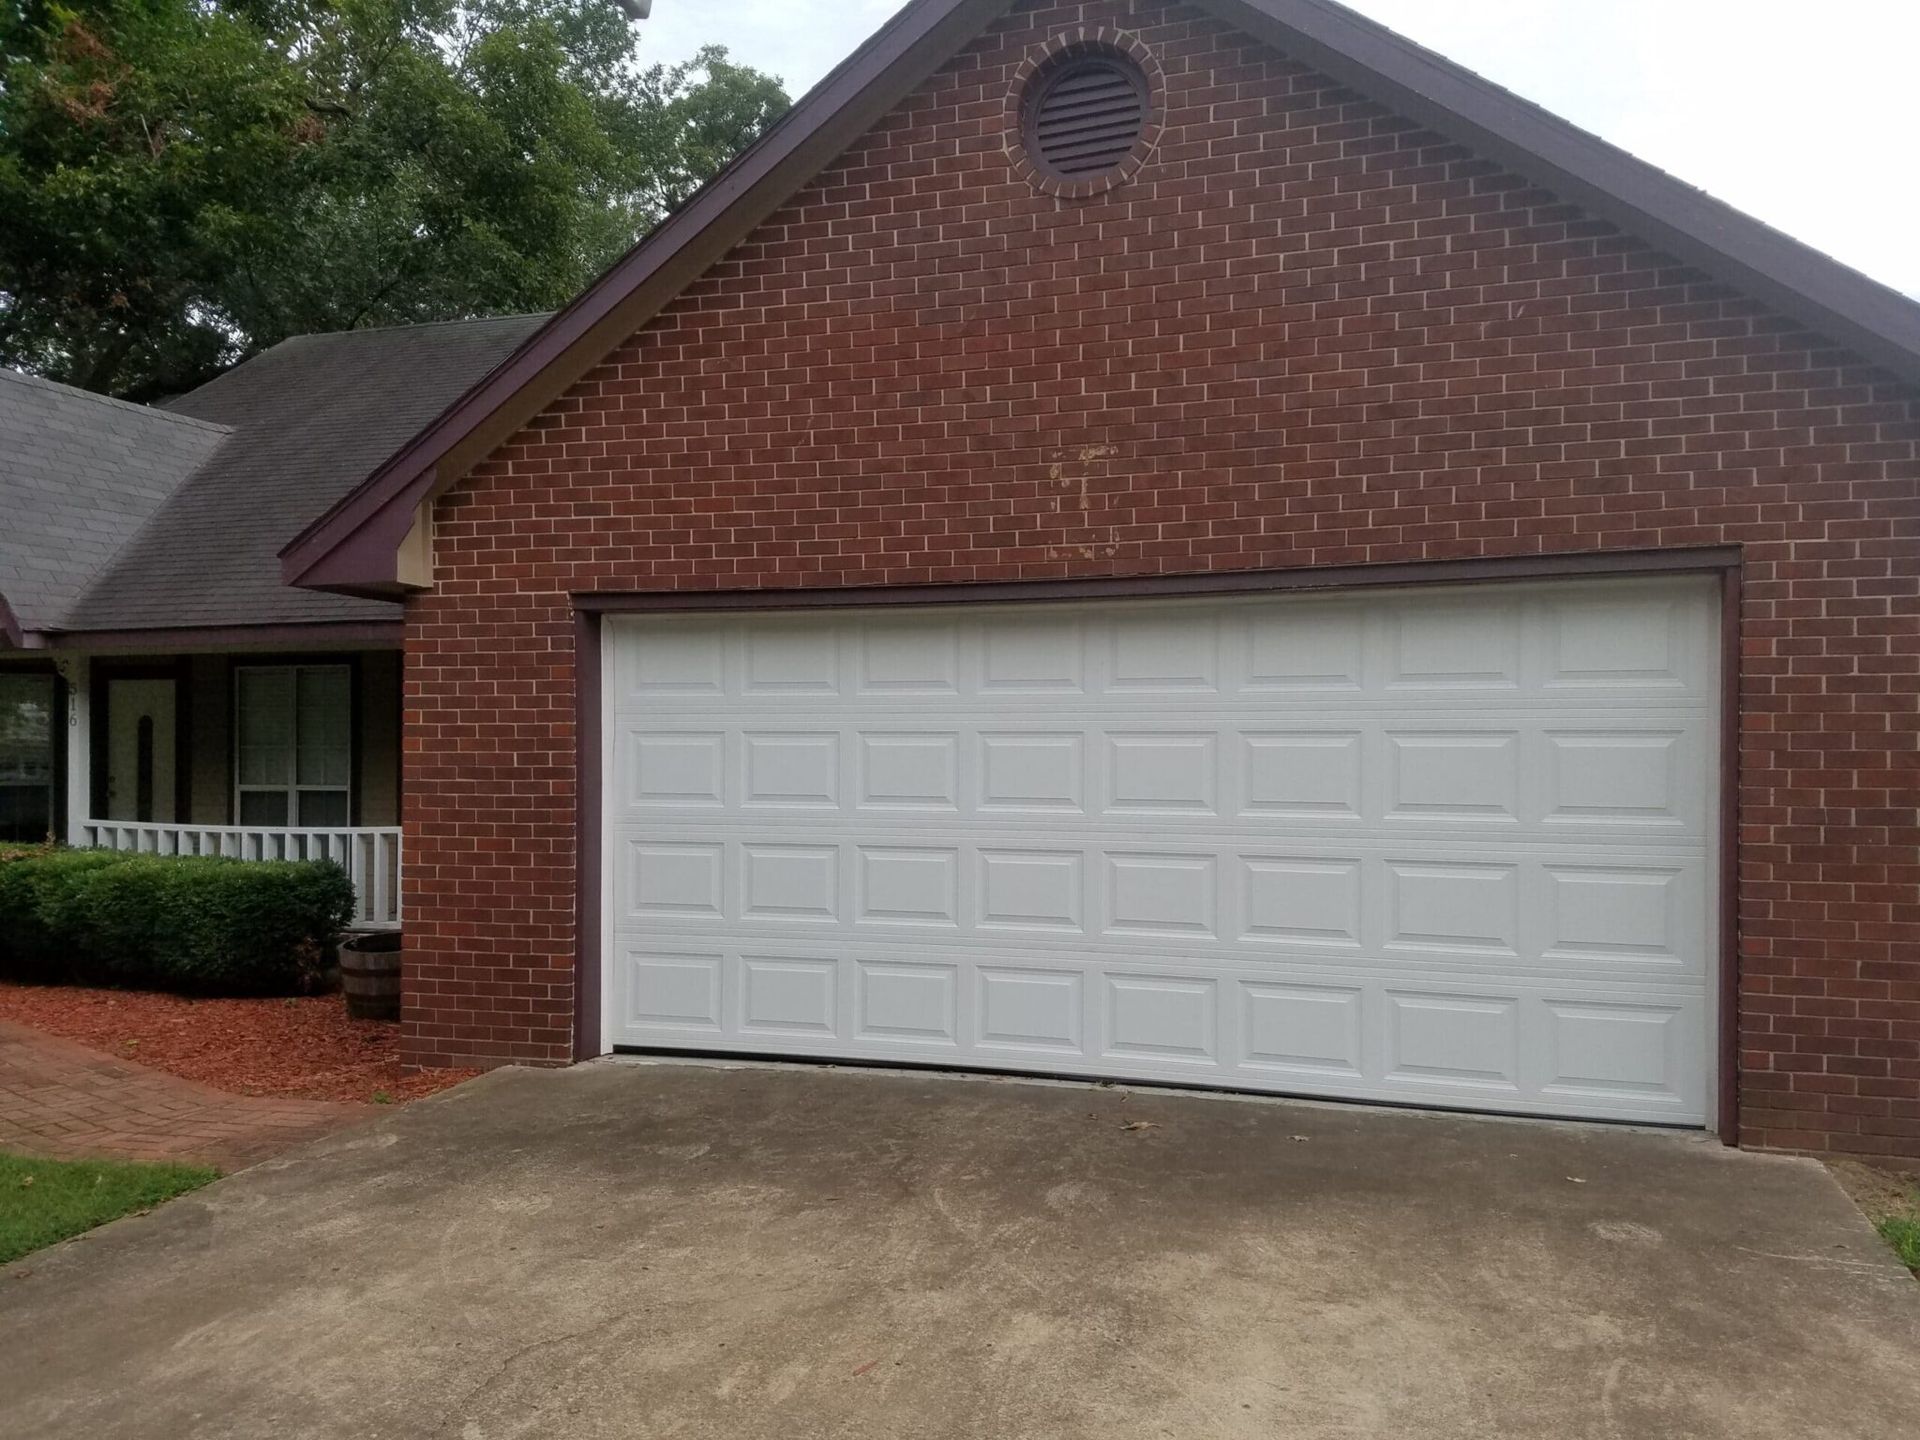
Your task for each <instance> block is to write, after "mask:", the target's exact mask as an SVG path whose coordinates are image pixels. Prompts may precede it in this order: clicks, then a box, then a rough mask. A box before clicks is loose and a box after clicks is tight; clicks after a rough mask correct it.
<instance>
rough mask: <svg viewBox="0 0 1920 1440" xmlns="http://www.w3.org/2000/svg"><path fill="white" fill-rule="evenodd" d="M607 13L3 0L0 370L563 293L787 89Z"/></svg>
mask: <svg viewBox="0 0 1920 1440" xmlns="http://www.w3.org/2000/svg"><path fill="white" fill-rule="evenodd" d="M640 33H641V32H639V31H637V30H636V29H635V28H634V27H633V26H631V25H629V24H628V23H627V21H626V19H625V17H624V16H623V15H622V14H621V13H620V10H619V8H618V7H617V6H616V5H615V4H613V3H612V0H66V3H50V0H0V364H8V365H14V366H18V367H20V368H22V369H26V370H31V371H34V372H36V373H39V374H43V375H47V376H50V377H52V378H54V379H58V380H64V381H67V382H69V383H71V384H76V385H82V386H85V387H87V388H89V389H93V390H99V391H103V392H106V393H110V394H115V395H121V396H125V397H128V398H132V399H151V398H154V397H157V396H160V395H165V394H169V393H175V392H178V391H180V390H183V389H186V388H188V387H190V386H192V385H195V384H198V383H200V382H201V381H203V380H205V379H207V378H208V377H209V376H211V375H213V374H215V373H217V372H218V371H219V370H220V369H222V368H224V367H225V366H227V365H231V364H233V363H235V362H236V361H238V360H241V359H244V358H245V357H246V356H248V355H250V354H252V353H254V352H255V351H257V350H259V349H262V348H264V347H265V346H268V345H271V344H273V343H275V342H277V341H278V340H281V339H283V338H285V337H286V336H288V335H293V334H299V333H302V332H305V331H315V330H338V329H347V328H351V327H354V326H360V325H390V324H403V323H408V322H413V321H423V320H439V319H450V318H458V317H462V316H470V315H484V314H498V313H505V312H512V311H526V310H541V309H547V308H550V307H552V306H555V305H559V304H563V303H564V302H565V301H567V300H568V299H570V298H571V297H572V296H573V295H574V294H575V293H577V292H578V291H579V290H580V289H581V287H582V286H584V285H585V284H586V283H587V282H588V281H589V280H590V279H591V278H592V277H593V276H594V275H595V274H597V273H598V272H599V271H600V270H602V269H603V268H605V266H607V265H608V264H609V263H611V262H612V260H613V259H614V258H615V257H616V256H618V255H619V254H620V252H621V251H623V250H624V249H626V247H627V246H629V245H631V244H632V243H633V241H634V240H635V239H636V238H637V237H638V236H639V235H640V234H642V233H644V232H645V231H646V230H647V229H648V228H650V227H651V226H652V225H654V224H656V223H657V222H658V221H659V220H660V219H661V218H662V217H663V216H664V215H666V214H667V213H668V212H670V211H671V210H672V209H673V208H674V207H675V206H677V205H679V204H680V203H681V202H682V201H684V200H685V199H686V197H687V196H688V195H689V194H691V193H692V192H693V191H694V190H695V189H697V188H698V187H699V185H700V184H701V183H702V182H704V181H705V180H706V179H707V177H709V176H710V175H711V174H713V172H714V171H715V170H717V169H718V168H719V167H720V166H722V165H724V164H725V163H726V162H727V160H729V159H731V158H732V156H733V155H734V154H736V153H737V152H738V151H739V150H740V149H741V148H742V147H744V146H745V145H746V144H748V143H749V142H751V141H752V140H753V139H754V138H755V137H756V136H757V135H758V134H759V133H760V132H761V130H763V129H764V128H765V127H766V125H767V124H768V123H769V122H770V121H771V120H773V119H774V118H775V117H777V116H778V115H779V114H780V113H781V112H782V111H783V110H784V109H785V108H786V104H787V97H786V95H785V92H784V91H783V90H782V88H781V86H780V84H779V82H778V81H777V80H775V79H773V78H771V77H769V76H766V75H763V74H760V73H758V72H756V71H753V70H749V69H746V68H744V67H741V66H737V65H734V64H732V63H730V62H729V61H728V59H727V57H726V52H725V51H724V50H721V49H718V48H714V49H709V50H707V51H704V52H702V54H701V55H700V56H699V57H698V58H696V59H695V60H694V61H692V62H690V63H688V64H685V65H679V66H671V67H668V66H659V65H655V66H651V67H646V66H642V65H641V64H640V63H639V57H638V54H637V49H636V46H637V40H638V36H639V34H640Z"/></svg>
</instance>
